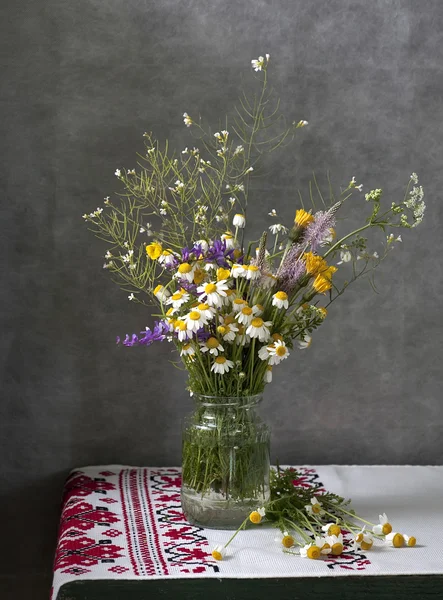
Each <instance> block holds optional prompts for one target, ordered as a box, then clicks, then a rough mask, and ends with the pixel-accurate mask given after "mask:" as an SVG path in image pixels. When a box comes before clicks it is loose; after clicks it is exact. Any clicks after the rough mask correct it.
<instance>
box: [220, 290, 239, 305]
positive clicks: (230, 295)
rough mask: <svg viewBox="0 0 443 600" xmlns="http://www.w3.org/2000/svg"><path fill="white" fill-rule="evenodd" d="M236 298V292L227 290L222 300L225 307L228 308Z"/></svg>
mask: <svg viewBox="0 0 443 600" xmlns="http://www.w3.org/2000/svg"><path fill="white" fill-rule="evenodd" d="M235 297H236V290H226V296H225V297H224V298H222V300H223V306H228V305H229V304H230V303H231V302H232V301H233V300H234V299H235Z"/></svg>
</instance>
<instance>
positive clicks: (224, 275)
mask: <svg viewBox="0 0 443 600" xmlns="http://www.w3.org/2000/svg"><path fill="white" fill-rule="evenodd" d="M230 276H231V271H230V270H229V269H223V268H220V269H217V281H222V280H223V279H228V278H229V277H230Z"/></svg>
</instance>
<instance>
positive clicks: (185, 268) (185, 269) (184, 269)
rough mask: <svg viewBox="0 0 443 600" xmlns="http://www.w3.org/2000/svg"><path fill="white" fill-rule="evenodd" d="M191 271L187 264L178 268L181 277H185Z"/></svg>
mask: <svg viewBox="0 0 443 600" xmlns="http://www.w3.org/2000/svg"><path fill="white" fill-rule="evenodd" d="M191 271H192V267H191V265H190V264H189V263H186V262H185V263H182V264H181V265H180V266H179V268H178V272H179V273H180V274H181V275H185V274H186V273H190V272H191Z"/></svg>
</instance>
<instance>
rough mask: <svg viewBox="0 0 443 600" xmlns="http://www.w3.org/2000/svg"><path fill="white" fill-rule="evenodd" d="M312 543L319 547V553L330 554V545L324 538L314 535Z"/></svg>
mask: <svg viewBox="0 0 443 600" xmlns="http://www.w3.org/2000/svg"><path fill="white" fill-rule="evenodd" d="M314 545H315V546H317V548H320V553H321V554H331V546H330V544H328V542H327V541H326V538H324V537H321V536H320V535H316V536H315V537H314Z"/></svg>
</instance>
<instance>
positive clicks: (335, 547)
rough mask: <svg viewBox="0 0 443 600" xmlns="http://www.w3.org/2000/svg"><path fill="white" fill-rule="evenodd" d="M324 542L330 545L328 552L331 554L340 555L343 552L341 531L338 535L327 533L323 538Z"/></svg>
mask: <svg viewBox="0 0 443 600" xmlns="http://www.w3.org/2000/svg"><path fill="white" fill-rule="evenodd" d="M325 542H326V544H328V545H329V547H330V550H329V551H328V554H332V555H333V556H340V554H341V553H342V552H343V549H344V545H343V535H342V534H341V533H340V534H339V535H328V536H327V537H326V538H325Z"/></svg>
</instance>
